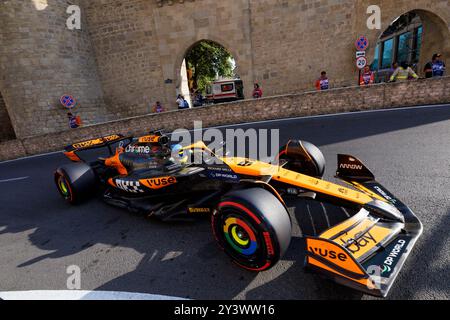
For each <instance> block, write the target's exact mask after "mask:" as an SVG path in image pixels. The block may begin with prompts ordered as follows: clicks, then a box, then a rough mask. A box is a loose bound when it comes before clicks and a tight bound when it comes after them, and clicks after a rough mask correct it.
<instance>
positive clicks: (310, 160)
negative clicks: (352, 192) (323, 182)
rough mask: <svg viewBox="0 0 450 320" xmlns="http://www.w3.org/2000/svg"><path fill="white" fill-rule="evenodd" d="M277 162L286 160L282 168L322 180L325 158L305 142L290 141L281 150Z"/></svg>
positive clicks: (316, 148) (318, 150)
mask: <svg viewBox="0 0 450 320" xmlns="http://www.w3.org/2000/svg"><path fill="white" fill-rule="evenodd" d="M278 159H279V160H287V161H288V163H287V164H286V165H285V166H284V168H286V169H288V170H291V171H295V172H298V173H301V174H305V175H308V176H312V177H317V178H322V177H323V175H324V173H325V166H326V162H325V157H324V156H323V153H322V151H320V149H319V148H318V147H316V146H315V145H313V144H312V143H310V142H307V141H301V140H291V141H289V142H288V144H287V145H285V146H284V147H283V148H281V150H280V152H279V154H278Z"/></svg>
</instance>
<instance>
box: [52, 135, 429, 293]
mask: <svg viewBox="0 0 450 320" xmlns="http://www.w3.org/2000/svg"><path fill="white" fill-rule="evenodd" d="M98 151H101V153H102V154H103V155H104V156H103V157H99V156H98V154H97V153H96V152H98ZM65 154H66V156H67V157H68V158H69V159H70V160H71V161H72V162H73V163H70V164H67V165H63V166H61V167H60V168H58V169H57V170H56V172H55V182H56V185H57V188H58V190H59V192H60V194H61V195H62V196H63V198H64V199H65V200H67V201H68V202H69V203H71V204H77V203H79V202H81V201H84V200H86V199H88V198H89V197H92V196H94V195H100V196H101V197H102V198H103V200H105V201H106V202H107V203H109V204H112V205H114V206H118V207H122V208H126V209H128V210H130V211H133V212H139V213H143V214H145V215H147V216H149V217H154V218H158V219H161V220H164V221H169V220H190V219H193V218H196V217H198V216H202V215H210V216H211V224H212V232H213V235H214V237H215V239H216V241H217V243H218V244H219V246H220V247H221V248H222V249H223V250H224V252H225V253H226V254H228V255H229V257H231V259H232V260H233V261H234V262H235V263H236V264H237V265H239V266H240V267H242V268H245V269H248V270H252V271H265V270H268V269H270V268H271V267H273V266H274V265H275V264H277V262H278V261H279V260H280V259H281V258H282V257H283V254H284V253H285V252H286V250H287V249H288V247H289V244H290V241H291V236H292V235H291V218H290V215H289V213H288V210H287V206H286V204H285V201H286V200H287V199H288V198H292V197H295V199H298V201H302V200H303V199H308V201H319V202H322V203H330V204H333V205H337V206H339V207H342V208H348V209H351V210H352V212H356V214H354V215H353V216H351V218H349V219H348V220H346V221H343V222H341V223H338V224H337V225H335V226H333V227H332V228H331V229H329V230H326V231H325V232H323V233H322V234H320V235H319V236H314V237H313V236H307V237H305V243H306V246H305V253H306V254H305V256H306V258H305V265H306V267H307V268H308V269H310V270H313V271H317V272H319V273H321V274H322V275H324V276H326V277H329V278H331V279H333V280H335V281H336V282H338V283H340V284H343V285H346V286H349V287H352V288H354V289H357V290H360V291H363V292H365V293H368V294H371V295H375V296H380V297H385V296H386V295H387V294H388V292H389V290H390V289H391V287H392V285H393V283H394V281H395V279H396V277H397V275H398V274H399V272H400V269H401V268H402V266H403V265H404V263H405V261H406V259H407V257H408V255H409V254H410V253H411V250H412V249H413V247H414V245H415V243H416V241H417V240H418V238H419V237H420V235H421V234H422V224H421V222H420V221H419V220H418V218H417V217H416V216H415V215H414V213H413V212H412V211H411V210H410V209H409V208H408V207H407V206H406V205H404V204H403V203H402V202H401V201H400V200H399V199H397V198H396V197H395V196H394V195H393V194H391V193H390V192H389V191H388V190H387V189H386V188H385V187H383V186H382V185H381V184H379V183H378V182H377V181H376V180H375V177H374V175H373V174H372V172H371V171H370V170H369V169H368V168H367V167H366V166H365V165H364V164H363V163H362V162H361V161H360V160H358V159H357V158H356V157H353V156H349V155H339V156H338V171H337V177H338V178H339V179H341V180H342V181H343V185H340V184H335V183H332V182H329V181H325V180H323V179H322V177H323V174H324V170H325V160H324V157H323V154H322V153H321V151H320V150H319V149H318V148H317V147H316V146H314V145H313V144H311V143H308V142H305V141H299V140H292V141H289V142H288V143H287V144H286V145H285V146H284V147H283V148H282V149H281V151H280V153H279V155H278V161H276V162H277V163H276V164H272V163H268V162H262V161H258V160H253V159H246V158H236V157H228V156H223V157H219V156H217V155H216V154H217V152H216V154H215V153H214V152H213V151H211V150H210V149H208V147H207V146H206V144H205V143H203V142H197V143H195V144H193V145H190V146H187V147H181V146H177V145H176V146H172V145H171V142H170V138H169V137H168V136H166V135H165V134H164V133H163V132H151V133H150V134H149V135H147V136H143V137H138V138H132V137H124V136H121V135H112V136H108V137H103V138H99V139H95V140H90V141H84V142H80V143H76V144H73V145H71V146H68V147H67V148H66V152H65ZM86 154H89V155H90V157H93V159H92V160H90V161H88V160H87V159H86V158H87V156H86ZM174 155H175V156H174ZM175 158H176V159H175Z"/></svg>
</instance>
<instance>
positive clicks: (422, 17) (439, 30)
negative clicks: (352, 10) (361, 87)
mask: <svg viewBox="0 0 450 320" xmlns="http://www.w3.org/2000/svg"><path fill="white" fill-rule="evenodd" d="M411 14H412V15H415V16H417V17H418V20H419V21H420V24H421V33H422V34H421V46H420V48H418V49H417V48H416V50H417V51H418V52H417V53H415V54H417V55H418V57H419V58H418V59H417V60H416V61H414V63H415V66H416V68H417V71H418V72H419V73H420V74H422V73H423V67H424V66H425V64H426V63H427V62H428V61H430V60H431V57H432V55H433V54H434V53H442V54H444V56H445V57H447V59H448V57H450V43H449V40H450V31H449V27H448V26H447V23H446V22H445V19H444V18H442V17H441V16H440V15H439V14H437V13H434V12H431V11H429V10H425V9H413V10H410V11H407V12H404V13H402V14H401V15H394V14H392V15H391V16H389V17H384V18H383V20H385V21H388V22H387V23H384V25H383V26H384V28H383V29H382V30H381V31H380V32H379V33H378V34H377V36H376V38H374V39H373V42H374V43H377V44H380V41H381V39H382V37H383V35H385V32H386V31H387V30H388V29H389V27H391V26H392V24H393V22H395V21H398V19H400V18H402V17H405V16H408V15H411ZM388 26H389V27H388ZM416 27H417V26H416ZM414 30H415V31H417V28H414V27H413V28H412V29H407V28H405V30H404V31H405V32H412V33H414V32H415V31H414ZM401 32H402V31H400V32H399V33H401ZM413 36H414V37H417V35H413ZM394 39H396V40H395V41H393V42H394V50H395V49H396V48H398V45H397V43H396V42H398V38H394ZM413 40H414V39H413ZM414 41H415V40H414ZM377 50H383V46H377V47H375V46H373V47H372V50H371V51H370V54H369V58H370V61H372V62H373V61H376V59H377V58H380V59H381V56H382V54H383V52H379V51H377ZM413 50H415V49H413ZM377 53H378V54H379V56H378V57H376V54H377ZM394 56H396V53H394ZM399 59H400V60H401V58H398V59H395V58H394V59H393V60H399ZM397 62H400V61H397ZM408 62H410V61H408Z"/></svg>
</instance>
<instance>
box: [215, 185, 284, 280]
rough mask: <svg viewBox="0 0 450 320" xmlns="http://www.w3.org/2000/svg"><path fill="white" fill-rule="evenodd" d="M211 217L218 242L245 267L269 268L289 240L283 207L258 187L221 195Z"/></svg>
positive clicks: (275, 262)
mask: <svg viewBox="0 0 450 320" xmlns="http://www.w3.org/2000/svg"><path fill="white" fill-rule="evenodd" d="M211 219H212V229H213V232H214V236H215V238H216V241H217V243H218V244H219V246H220V247H221V248H222V249H223V250H224V251H225V253H226V254H227V255H228V256H230V257H231V259H232V260H233V261H234V262H235V263H236V264H237V265H239V266H240V267H242V268H245V269H247V270H251V271H265V270H268V269H270V268H272V267H273V266H274V265H275V264H277V262H278V261H279V260H280V259H281V258H282V256H283V255H284V253H285V252H286V250H287V248H288V247H289V244H290V242H291V236H292V234H291V229H292V225H291V220H290V217H289V214H288V212H287V210H286V208H285V207H284V205H283V204H282V203H281V202H280V200H278V199H277V198H276V197H275V196H274V195H273V194H272V193H270V192H269V191H267V190H265V189H262V188H252V189H244V190H239V191H233V192H231V193H229V194H227V195H225V196H224V198H223V199H222V201H221V202H220V203H219V205H218V207H217V210H216V211H215V212H214V214H213V216H212V218H211Z"/></svg>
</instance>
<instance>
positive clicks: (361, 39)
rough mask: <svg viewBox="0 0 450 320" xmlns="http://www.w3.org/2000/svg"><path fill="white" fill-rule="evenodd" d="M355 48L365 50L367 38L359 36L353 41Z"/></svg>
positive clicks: (367, 43) (367, 44)
mask: <svg viewBox="0 0 450 320" xmlns="http://www.w3.org/2000/svg"><path fill="white" fill-rule="evenodd" d="M355 46H356V50H358V51H366V49H367V48H368V47H369V39H367V38H366V37H365V36H361V37H359V38H358V40H356V43H355Z"/></svg>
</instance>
